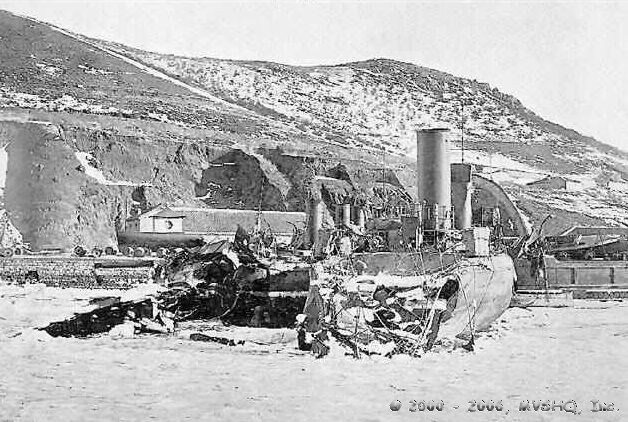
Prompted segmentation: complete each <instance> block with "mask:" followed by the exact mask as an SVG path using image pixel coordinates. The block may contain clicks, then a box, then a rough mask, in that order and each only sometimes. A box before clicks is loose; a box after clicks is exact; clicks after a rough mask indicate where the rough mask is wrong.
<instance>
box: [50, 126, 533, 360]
mask: <svg viewBox="0 0 628 422" xmlns="http://www.w3.org/2000/svg"><path fill="white" fill-rule="evenodd" d="M417 147H418V148H417V158H418V164H417V168H418V177H417V182H418V203H414V204H408V201H406V203H405V204H404V207H400V206H395V207H387V206H382V204H376V205H377V207H373V204H369V203H367V202H366V201H364V199H363V198H360V201H357V202H354V203H353V206H354V208H357V210H356V211H357V212H351V209H352V204H351V203H343V204H340V205H341V206H339V207H337V208H336V209H337V210H338V211H339V214H340V216H339V217H340V218H339V224H338V225H337V226H334V227H332V228H329V227H324V225H323V220H324V216H323V209H324V207H323V206H322V205H323V204H322V202H323V199H324V198H323V197H322V196H314V197H312V198H310V204H308V213H307V214H308V215H307V220H308V225H307V230H306V232H305V233H301V236H300V237H299V241H296V242H292V243H291V246H292V248H293V252H294V254H293V255H292V256H291V257H290V260H291V263H290V264H287V263H286V262H283V264H282V265H283V266H284V267H285V270H283V271H279V272H278V271H271V267H273V266H278V265H277V263H278V262H279V261H280V260H281V259H280V257H278V256H275V257H274V258H271V259H270V260H269V259H261V258H260V257H259V256H256V254H255V253H254V252H253V251H252V250H251V249H250V247H249V246H250V236H249V235H248V234H247V233H246V232H245V231H244V230H238V231H237V232H236V235H235V239H234V242H233V243H221V244H218V245H216V244H213V245H205V246H198V247H196V248H193V249H188V250H184V251H182V252H181V253H179V254H177V255H175V256H173V257H171V258H170V259H169V262H168V265H166V267H165V270H166V272H167V274H165V278H166V279H167V280H168V281H169V282H168V287H167V289H166V290H165V291H163V292H161V293H159V294H158V295H155V296H153V297H150V298H144V299H141V300H136V301H131V302H119V301H116V300H114V301H113V302H111V303H106V304H104V305H103V306H99V307H97V308H96V309H95V310H92V311H90V312H88V313H85V314H79V315H75V316H74V317H73V318H71V319H69V320H66V321H61V322H56V323H53V324H50V325H49V326H48V327H45V328H44V329H45V330H46V331H47V332H48V333H49V334H51V335H54V336H88V335H91V334H95V333H100V332H106V331H109V330H110V329H111V328H112V327H114V326H116V325H120V324H125V323H126V324H132V325H134V327H135V329H136V330H138V331H142V332H164V333H167V332H172V331H174V330H176V325H177V323H180V322H182V321H189V320H199V319H202V320H207V319H220V320H221V321H222V322H223V323H226V324H232V325H236V326H251V327H266V328H279V327H296V329H297V332H298V335H297V340H298V347H299V348H300V349H301V350H310V351H312V352H313V353H314V354H315V355H316V356H319V357H320V356H324V355H326V354H327V353H329V351H330V350H331V345H332V343H334V342H335V343H337V344H340V345H342V346H346V347H347V348H348V350H350V353H351V354H353V355H355V356H359V355H361V354H381V355H385V356H390V355H392V354H397V353H404V354H409V355H412V356H419V355H421V354H422V353H424V352H425V351H427V350H430V349H432V348H433V347H434V346H435V345H442V344H445V343H447V342H448V341H451V342H455V341H458V339H462V340H463V342H464V344H463V346H464V347H466V348H472V347H473V341H474V336H475V333H476V332H478V331H482V330H484V329H486V328H488V326H489V325H490V324H491V323H492V322H493V321H495V320H496V319H497V318H498V317H499V316H500V315H501V314H502V313H503V312H504V311H505V309H506V308H507V307H508V306H509V304H510V301H511V298H512V293H513V286H514V280H515V271H514V266H513V262H512V260H511V258H510V256H509V255H508V254H507V252H506V246H505V242H504V241H505V239H504V229H503V224H502V215H504V218H508V219H509V220H510V219H512V218H520V216H518V215H517V214H516V213H514V214H513V213H512V212H511V210H512V209H515V208H514V206H513V205H512V204H511V203H510V202H509V200H508V198H507V197H506V196H505V194H503V192H501V193H502V194H503V195H502V196H498V197H495V192H497V193H498V194H499V193H500V190H499V189H498V188H497V189H495V188H491V189H488V192H489V194H491V195H493V196H492V197H491V198H493V199H494V200H495V201H494V203H495V204H496V206H495V207H493V208H486V207H482V208H480V209H479V214H480V215H481V221H480V223H479V224H478V222H477V221H476V220H477V219H476V218H474V215H477V214H478V206H477V204H476V206H475V209H474V206H473V205H474V197H473V195H474V181H475V180H477V179H476V178H475V177H474V175H473V168H472V166H471V165H468V164H464V163H459V164H453V165H450V162H449V154H450V146H449V141H448V139H447V130H445V129H430V130H419V131H417ZM323 182H325V183H328V184H329V178H327V179H323ZM481 183H487V181H483V182H482V181H480V184H481ZM327 189H328V190H329V189H330V188H329V187H328V188H327ZM479 190H481V191H483V192H484V195H486V190H482V189H479ZM338 198H340V195H336V202H342V200H340V199H338ZM402 199H403V198H402ZM476 202H477V196H476ZM485 202H486V201H485ZM384 205H385V204H384ZM375 208H377V209H378V212H377V214H375V213H374V212H373V210H374V209H375ZM515 210H516V209H515ZM387 211H388V212H387ZM352 217H353V218H352ZM474 223H475V226H474ZM517 225H518V226H520V227H522V226H523V224H521V222H519V223H518V224H517ZM511 226H512V224H511ZM295 257H300V260H298V262H295V261H294V259H295ZM279 266H281V265H279ZM197 334H198V335H195V336H194V338H193V339H195V340H205V341H218V342H222V343H224V342H225V341H223V340H224V339H221V338H220V337H216V336H213V335H209V336H208V335H206V334H203V333H197ZM225 344H228V342H226V343H225Z"/></svg>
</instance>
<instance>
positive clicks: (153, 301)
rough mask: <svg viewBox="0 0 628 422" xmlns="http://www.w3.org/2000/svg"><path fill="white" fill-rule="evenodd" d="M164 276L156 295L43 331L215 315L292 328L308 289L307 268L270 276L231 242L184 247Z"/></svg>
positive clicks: (113, 303)
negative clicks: (163, 288)
mask: <svg viewBox="0 0 628 422" xmlns="http://www.w3.org/2000/svg"><path fill="white" fill-rule="evenodd" d="M164 277H165V278H166V279H167V280H168V287H167V289H165V290H163V291H161V292H159V293H157V294H155V295H151V296H147V297H143V298H140V299H137V300H132V301H120V298H109V300H107V301H104V302H101V303H94V304H93V305H95V306H97V307H96V308H95V309H93V310H91V311H88V312H85V313H81V314H76V315H74V316H73V317H71V318H69V319H67V320H64V321H59V322H54V323H51V324H50V325H48V326H47V327H45V328H43V330H45V331H46V332H48V334H50V335H51V336H54V337H57V336H62V337H86V336H90V335H93V334H99V333H103V332H109V331H110V330H111V329H112V328H113V327H115V326H117V325H121V324H128V325H133V326H134V327H135V329H134V332H136V333H138V332H149V333H171V332H173V331H174V330H175V328H176V326H177V324H178V323H179V322H182V321H189V320H210V319H215V318H219V319H220V320H222V321H223V322H224V323H227V324H233V325H242V326H252V327H270V328H277V327H293V326H294V321H295V317H296V315H297V314H299V313H300V312H301V311H302V309H303V305H304V303H305V296H306V292H307V289H308V288H309V272H307V271H303V270H295V271H286V272H282V273H279V274H273V275H271V274H270V270H269V268H268V267H266V266H265V265H264V264H262V263H260V262H259V261H258V260H257V259H256V258H255V256H254V255H253V254H251V253H250V251H249V250H248V249H247V248H245V247H242V245H237V244H236V245H231V244H230V243H229V242H221V243H219V244H212V245H205V246H202V247H197V248H193V249H185V250H182V251H180V252H179V253H177V254H175V255H173V256H171V257H170V258H169V259H168V260H167V262H166V264H165V266H164ZM284 290H288V292H284ZM289 290H292V291H289ZM299 290H302V291H299ZM284 293H286V294H284ZM210 340H211V339H210Z"/></svg>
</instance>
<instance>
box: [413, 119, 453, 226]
mask: <svg viewBox="0 0 628 422" xmlns="http://www.w3.org/2000/svg"><path fill="white" fill-rule="evenodd" d="M448 132H449V129H421V130H417V175H418V177H417V182H418V183H417V184H418V193H419V203H420V204H421V205H423V204H426V205H428V206H434V205H437V206H438V210H439V212H438V213H437V215H436V216H435V217H437V218H436V220H437V221H439V222H440V223H441V224H440V225H441V227H438V228H439V229H448V228H450V227H449V218H448V211H449V210H450V209H451V168H450V166H449V142H448V141H447V133H448Z"/></svg>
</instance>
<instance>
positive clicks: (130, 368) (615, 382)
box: [0, 286, 628, 422]
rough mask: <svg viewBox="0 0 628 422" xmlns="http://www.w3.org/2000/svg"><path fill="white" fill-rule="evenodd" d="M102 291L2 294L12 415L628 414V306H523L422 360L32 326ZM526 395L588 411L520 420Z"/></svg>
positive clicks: (0, 356) (0, 359) (36, 289)
mask: <svg viewBox="0 0 628 422" xmlns="http://www.w3.org/2000/svg"><path fill="white" fill-rule="evenodd" d="M136 293H139V292H136ZM97 294H100V295H111V294H117V293H116V292H111V291H100V292H99V291H96V290H92V291H86V290H79V289H66V290H63V289H53V288H48V287H42V286H27V287H25V288H23V287H15V286H0V345H1V346H2V347H1V352H0V367H1V368H2V371H1V372H0V374H2V375H0V402H1V403H2V405H1V406H0V420H2V421H5V420H6V421H39V420H45V421H47V422H48V421H50V422H53V421H84V420H90V421H112V420H116V421H140V420H142V421H143V420H158V421H183V420H194V421H209V420H211V421H218V420H230V421H247V422H248V421H251V420H263V421H285V420H290V421H301V420H302V421H310V420H322V421H326V420H355V421H417V420H425V421H427V420H430V421H462V420H464V421H549V420H552V421H555V420H556V421H572V420H579V421H622V420H627V419H628V417H627V416H626V414H627V413H628V394H627V391H626V385H628V359H627V358H626V353H627V352H628V306H627V305H626V304H625V303H617V302H608V303H603V302H578V301H577V306H576V308H565V309H545V308H536V309H533V310H523V309H510V310H508V311H507V313H506V314H504V316H503V317H502V318H501V319H500V320H499V321H498V322H497V324H495V327H494V329H493V330H492V331H490V332H489V333H486V334H484V335H483V336H482V337H481V338H479V339H478V341H477V344H476V346H477V347H476V351H475V352H472V353H469V352H465V351H463V350H462V349H457V350H453V351H450V352H441V353H431V354H428V355H426V356H424V357H423V358H421V359H410V358H406V357H403V356H397V357H395V358H393V359H386V358H364V359H361V360H354V359H352V358H350V357H345V356H339V355H334V356H328V357H326V358H323V359H319V360H316V359H314V358H312V357H311V356H310V355H308V354H304V353H302V352H298V351H296V350H294V342H293V341H291V338H290V337H289V336H284V337H282V339H283V340H280V341H278V342H277V344H276V345H275V346H274V347H263V346H260V345H259V344H254V345H252V346H247V345H245V346H235V347H229V346H222V345H217V344H212V343H201V342H192V341H189V340H185V339H183V338H181V336H180V335H179V336H170V337H165V336H164V337H160V336H140V337H135V338H114V337H112V336H110V335H103V336H99V337H95V338H91V339H84V340H79V339H63V338H57V339H54V338H50V337H48V336H47V335H46V334H45V333H43V332H38V331H34V330H32V327H34V326H39V325H43V324H45V323H47V322H48V321H52V320H57V319H59V318H64V317H67V316H69V315H70V314H71V312H72V311H77V310H79V309H81V307H83V306H84V304H85V303H86V301H85V298H87V297H89V296H95V295H97ZM129 294H130V293H129ZM192 328H195V329H199V328H202V326H200V325H199V326H197V327H192ZM245 331H246V330H245ZM249 331H251V329H249ZM253 331H254V330H253ZM269 331H271V332H272V331H275V333H274V334H272V335H267V336H266V337H267V338H268V339H269V340H273V339H274V340H273V341H276V338H277V335H279V334H280V333H279V332H280V331H282V330H264V332H265V333H266V334H269ZM283 332H284V333H285V332H286V330H283ZM273 336H274V337H273ZM281 341H285V343H282V342H281ZM394 399H399V400H401V401H402V404H403V407H402V409H401V411H399V412H396V413H393V412H391V411H390V409H389V404H390V402H391V401H392V400H394ZM422 399H425V400H430V399H434V400H443V401H444V402H445V410H443V411H442V412H436V411H434V412H427V411H426V412H417V413H411V412H409V411H408V408H409V404H408V402H409V401H410V400H417V401H420V400H422ZM526 399H529V400H556V401H560V400H563V401H568V400H575V401H576V402H577V405H578V411H582V414H581V415H579V416H576V415H572V414H570V413H565V412H561V411H558V410H557V411H554V412H551V411H550V412H541V411H539V412H534V411H532V412H519V411H518V406H519V403H520V401H521V400H526ZM592 399H599V400H602V401H606V402H607V403H608V402H613V403H614V404H615V408H617V409H618V411H614V412H609V413H606V414H602V413H592V412H590V411H589V409H590V406H591V405H590V402H589V400H592ZM469 400H476V401H479V400H495V401H497V400H503V403H504V406H505V410H504V411H502V412H496V411H492V412H488V411H483V412H473V413H470V412H467V411H466V409H467V407H468V401H469ZM453 406H458V407H459V408H458V409H454V408H453ZM506 409H508V410H509V413H508V414H506Z"/></svg>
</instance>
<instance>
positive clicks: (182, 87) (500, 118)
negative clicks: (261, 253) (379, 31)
mask: <svg viewBox="0 0 628 422" xmlns="http://www.w3.org/2000/svg"><path fill="white" fill-rule="evenodd" d="M0 21H1V22H0V23H1V25H0V114H5V115H6V114H7V113H9V112H10V113H16V111H20V110H24V111H28V112H29V113H33V112H34V110H43V111H46V113H49V114H46V115H44V116H45V118H46V119H52V120H55V119H56V120H59V121H65V120H67V118H66V117H63V118H62V117H60V116H62V114H59V113H66V114H68V113H69V114H70V115H72V116H73V117H72V119H71V120H72V121H74V122H76V124H75V125H74V126H75V128H78V127H80V131H79V132H81V133H82V132H83V131H84V132H87V133H88V135H86V136H87V139H86V140H82V141H81V143H83V144H85V145H83V147H82V148H83V149H80V150H81V151H83V152H85V153H86V154H92V155H93V156H94V157H97V158H98V161H100V162H102V163H105V164H103V165H102V167H100V168H99V170H100V171H102V174H103V175H104V176H103V177H106V178H107V180H131V181H136V180H144V179H146V180H152V179H153V178H154V177H156V175H158V176H159V178H161V180H162V181H164V180H169V179H168V178H169V177H170V173H169V172H171V171H174V172H176V176H173V179H172V180H170V182H174V180H187V179H186V178H188V179H190V176H186V175H187V174H192V175H195V174H196V173H197V172H198V171H200V170H198V169H197V170H194V169H184V168H183V167H181V168H180V169H178V170H175V169H174V168H173V169H170V167H171V166H176V165H179V166H181V164H178V162H177V160H179V159H178V158H177V159H176V160H174V162H172V161H168V158H167V157H154V160H153V161H154V162H157V161H159V162H161V160H164V166H167V167H168V169H166V168H165V167H160V166H157V165H154V166H153V167H154V168H149V167H150V166H149V163H148V162H144V161H138V162H137V163H135V162H134V163H130V162H127V161H125V163H127V165H126V166H125V167H120V166H118V165H117V163H116V161H115V160H110V159H109V158H108V155H107V154H108V152H107V149H106V148H103V147H102V145H96V144H95V143H94V142H96V141H92V138H93V139H99V140H109V141H110V140H111V139H115V142H118V143H124V142H126V143H127V146H126V147H128V148H135V147H134V146H133V147H131V145H135V144H133V143H134V142H135V143H137V144H138V145H140V146H139V147H138V148H141V150H142V154H144V155H145V154H150V153H151V150H150V149H149V148H146V147H145V145H148V144H151V145H157V144H159V145H162V144H163V148H165V149H166V150H169V149H171V148H170V146H169V145H173V146H174V147H173V148H174V150H176V151H177V154H179V152H178V151H180V149H181V147H180V145H186V148H188V147H189V148H188V149H189V150H190V151H191V152H189V153H188V154H192V155H194V157H195V158H194V160H193V162H195V163H196V162H197V161H198V162H199V163H200V162H204V161H206V160H207V157H203V156H202V155H203V154H206V148H209V147H211V148H217V147H220V148H222V147H228V146H238V147H239V148H244V149H246V150H248V151H251V152H253V153H254V152H255V148H257V147H258V146H262V145H263V146H265V147H269V146H271V147H274V146H281V147H282V148H284V149H287V150H290V151H291V152H293V153H295V152H297V153H301V154H304V155H307V156H314V157H315V156H320V157H324V158H330V157H333V159H337V160H339V161H342V160H344V159H350V158H352V159H359V160H362V161H364V162H365V163H366V164H368V165H375V166H382V165H383V164H385V165H386V166H388V167H389V168H395V169H399V172H400V173H407V174H405V175H403V174H402V175H400V177H401V178H402V179H405V180H412V179H413V175H412V174H411V173H412V170H411V169H412V165H413V164H412V162H413V160H414V154H415V150H416V147H415V135H414V130H415V129H416V128H427V127H435V126H437V127H447V128H450V129H451V131H452V134H451V136H452V139H453V140H454V143H455V145H456V149H455V150H454V151H453V152H452V160H454V161H460V160H461V159H462V152H461V150H460V149H461V147H462V138H463V134H464V147H465V152H464V159H465V161H468V162H472V163H475V164H478V170H479V171H480V172H481V173H482V174H483V175H485V176H487V177H490V178H492V179H494V180H496V181H498V182H499V183H501V184H502V185H503V187H504V189H505V190H506V191H507V192H508V193H509V194H511V195H512V197H513V199H514V200H515V201H516V202H517V203H518V204H519V206H520V208H521V209H522V210H523V211H524V213H526V214H527V215H528V217H529V218H530V219H531V221H532V222H534V221H539V220H541V219H543V218H544V216H545V215H546V214H547V213H552V214H555V215H557V220H558V221H559V223H557V227H558V226H560V227H561V228H562V227H565V226H568V225H570V224H572V223H580V224H623V223H624V222H626V221H628V208H627V207H626V205H625V192H627V191H628V154H626V153H624V152H622V151H619V150H617V149H615V148H612V147H610V146H608V145H605V144H602V143H599V142H597V141H595V140H594V139H592V138H589V137H585V136H582V135H580V134H579V133H577V132H575V131H573V130H570V129H567V128H564V127H562V126H560V125H558V124H555V123H552V122H548V121H546V120H544V119H542V118H541V117H539V116H537V115H536V114H535V113H533V112H532V111H531V110H529V109H527V108H526V107H525V106H524V105H522V104H521V103H520V102H519V101H518V100H517V99H516V98H514V97H512V96H510V95H507V94H504V93H502V92H500V91H499V90H497V89H496V88H493V87H491V86H490V85H489V84H487V83H482V82H478V81H475V80H470V79H465V78H462V77H457V76H453V75H450V74H447V73H443V72H440V71H438V70H433V69H428V68H424V67H420V66H416V65H413V64H408V63H402V62H397V61H394V60H388V59H374V60H368V61H363V62H355V63H346V64H341V65H335V66H312V67H296V66H287V65H282V64H276V63H269V62H253V61H231V60H220V59H212V58H190V57H178V56H173V55H163V54H157V53H151V52H145V51H141V50H137V49H134V48H131V47H127V46H123V45H120V44H116V43H111V42H107V41H102V40H95V39H89V38H86V37H84V36H81V35H80V34H72V33H69V32H67V31H65V30H63V29H61V28H56V27H54V26H52V25H49V24H46V23H43V22H38V21H35V20H33V19H27V18H23V17H17V16H15V15H11V14H9V13H5V12H0ZM53 117H54V118H53ZM94 119H97V121H98V124H99V125H101V124H102V123H101V122H109V123H107V125H109V126H107V127H102V126H99V127H98V129H97V130H96V129H92V128H91V126H90V125H92V123H90V122H92V121H94ZM79 121H80V124H79ZM140 127H141V128H142V129H139V128H140ZM463 128H464V131H463V130H462V129H463ZM66 129H68V133H69V132H71V130H72V127H66ZM77 130H78V129H77ZM95 130H96V131H95ZM94 131H95V132H94ZM75 132H76V131H75ZM92 132H93V133H92ZM112 136H113V137H112ZM87 141H89V142H87ZM68 142H70V141H68ZM90 142H92V144H93V147H92V149H91V150H90V149H89V148H88V149H85V148H87V147H88V146H89V145H92V144H90ZM72 148H74V150H76V149H77V148H76V147H75V146H72ZM117 148H122V147H117ZM154 151H157V149H154ZM198 154H201V155H199V156H198V157H196V155H198ZM212 154H213V153H212ZM124 157H125V158H124V159H125V160H128V158H126V157H128V155H127V156H124ZM146 158H147V157H146V156H143V157H142V159H143V160H144V159H146ZM107 165H109V166H111V167H110V168H108V167H107ZM546 176H560V177H562V178H564V179H565V180H566V181H567V189H539V188H538V187H537V188H535V187H531V186H528V185H527V183H529V182H532V181H535V180H540V179H542V178H544V177H546ZM194 177H196V176H194ZM164 183H165V182H164ZM185 183H190V182H189V181H186V182H185ZM159 189H161V188H159ZM164 189H166V191H167V192H169V193H168V195H173V198H170V197H169V196H168V195H166V196H167V198H166V199H170V200H172V199H177V200H187V199H186V198H187V197H188V196H186V195H188V194H187V193H186V194H179V193H178V192H181V190H180V189H179V190H177V189H176V188H175V187H174V186H166V185H164ZM162 190H163V189H162ZM162 194H163V192H162ZM189 195H193V193H190V194H189Z"/></svg>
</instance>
